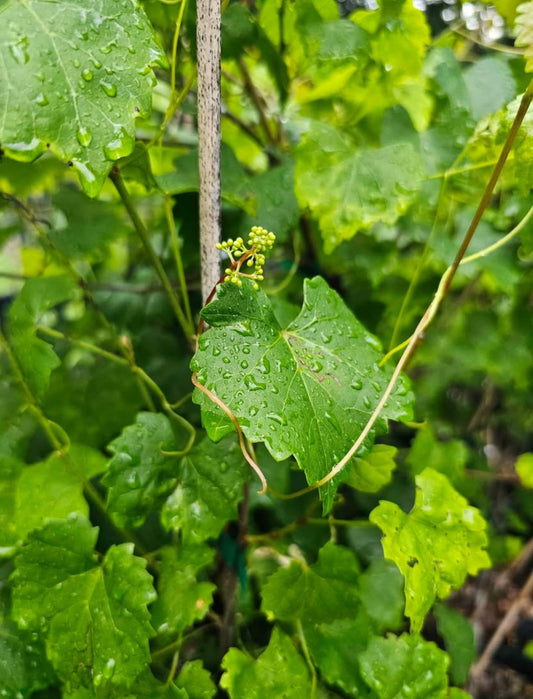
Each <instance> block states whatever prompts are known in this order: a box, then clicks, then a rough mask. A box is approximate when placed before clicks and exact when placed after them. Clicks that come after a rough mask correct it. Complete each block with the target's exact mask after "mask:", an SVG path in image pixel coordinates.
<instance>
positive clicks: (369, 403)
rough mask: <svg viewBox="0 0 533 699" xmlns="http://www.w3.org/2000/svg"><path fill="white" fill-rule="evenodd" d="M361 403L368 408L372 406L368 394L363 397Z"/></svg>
mask: <svg viewBox="0 0 533 699" xmlns="http://www.w3.org/2000/svg"><path fill="white" fill-rule="evenodd" d="M363 405H364V406H365V408H370V407H371V406H372V401H371V400H370V398H369V397H368V396H365V397H364V398H363Z"/></svg>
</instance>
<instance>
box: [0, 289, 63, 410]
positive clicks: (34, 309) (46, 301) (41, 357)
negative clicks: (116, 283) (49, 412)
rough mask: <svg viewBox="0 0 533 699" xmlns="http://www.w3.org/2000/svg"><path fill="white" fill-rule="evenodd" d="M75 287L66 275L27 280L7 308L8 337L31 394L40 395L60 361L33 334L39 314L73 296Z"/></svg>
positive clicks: (44, 343) (41, 395)
mask: <svg viewBox="0 0 533 699" xmlns="http://www.w3.org/2000/svg"><path fill="white" fill-rule="evenodd" d="M74 293H75V288H74V285H73V282H72V281H71V280H70V278H69V277H67V276H57V277H38V278H35V279H29V280H28V281H27V282H26V283H25V284H24V286H23V287H22V289H21V290H20V293H19V294H18V295H17V297H16V298H15V300H14V301H13V304H12V305H11V308H10V309H9V316H8V324H7V336H8V339H9V342H10V344H11V347H12V349H13V352H14V354H15V356H16V358H17V361H18V363H19V365H20V368H21V370H22V373H23V374H24V377H25V379H26V381H27V382H28V385H29V387H30V390H31V391H32V393H34V394H35V396H36V397H37V398H42V397H43V396H44V394H45V393H46V390H47V389H48V385H49V383H50V374H51V373H52V371H53V370H54V369H55V368H56V367H57V366H59V364H60V361H59V358H58V356H57V355H56V353H55V352H54V350H53V349H52V348H51V347H50V345H49V343H48V342H45V341H44V340H41V339H40V338H38V337H36V334H35V323H36V322H37V321H38V319H39V315H40V314H42V313H44V311H48V310H50V309H51V308H53V307H54V306H56V305H57V304H59V303H61V302H62V301H67V300H70V299H72V298H73V296H74Z"/></svg>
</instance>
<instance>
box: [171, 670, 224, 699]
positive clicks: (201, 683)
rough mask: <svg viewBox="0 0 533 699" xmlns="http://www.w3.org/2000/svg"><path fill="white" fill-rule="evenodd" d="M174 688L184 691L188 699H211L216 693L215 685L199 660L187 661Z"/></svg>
mask: <svg viewBox="0 0 533 699" xmlns="http://www.w3.org/2000/svg"><path fill="white" fill-rule="evenodd" d="M176 686H178V687H180V688H182V689H185V690H186V691H187V696H188V698H189V699H212V698H213V697H214V696H215V694H216V693H217V688H216V686H215V683H214V682H213V680H212V679H211V675H210V674H209V672H208V671H207V670H206V669H205V668H204V666H203V665H202V661H201V660H189V661H188V662H186V663H185V665H184V666H183V668H182V669H181V671H180V674H179V675H178V679H177V680H176Z"/></svg>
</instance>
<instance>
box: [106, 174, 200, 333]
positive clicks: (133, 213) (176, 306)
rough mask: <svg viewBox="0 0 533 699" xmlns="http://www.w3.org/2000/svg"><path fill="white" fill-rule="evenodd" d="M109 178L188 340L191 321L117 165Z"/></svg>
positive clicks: (191, 328) (191, 327)
mask: <svg viewBox="0 0 533 699" xmlns="http://www.w3.org/2000/svg"><path fill="white" fill-rule="evenodd" d="M109 178H110V180H111V181H112V182H113V184H114V185H115V189H116V190H117V192H118V195H119V197H120V198H121V199H122V203H123V204H124V207H125V208H126V211H127V212H128V215H129V217H130V220H131V222H132V223H133V227H134V228H135V230H136V232H137V235H138V236H139V238H140V239H141V241H142V244H143V246H144V249H145V250H146V252H147V254H148V257H149V258H150V262H151V263H152V265H153V266H154V269H155V271H156V272H157V275H158V277H159V279H160V280H161V284H162V285H163V288H164V290H165V291H166V293H167V296H168V300H169V301H170V305H171V307H172V310H173V311H174V314H175V316H176V319H177V321H178V323H179V324H180V326H181V329H182V330H183V332H184V334H185V336H186V337H187V338H188V340H189V341H190V340H191V338H192V336H193V334H194V328H193V325H192V323H189V322H188V320H187V318H186V316H185V314H184V312H183V310H182V308H181V306H180V303H179V300H178V297H177V295H176V292H175V290H174V288H173V286H172V284H171V283H170V280H169V278H168V276H167V273H166V271H165V268H164V267H163V265H162V264H161V260H160V259H159V257H158V256H157V254H156V252H155V250H154V249H153V247H152V244H151V242H150V237H149V235H148V230H147V228H146V226H145V225H144V223H143V222H142V220H141V218H140V216H139V214H138V213H137V209H136V208H135V206H134V204H133V200H132V198H131V196H130V193H129V192H128V190H127V188H126V185H125V184H124V180H123V179H122V175H121V174H120V171H119V169H118V168H117V167H114V168H113V169H112V170H111V172H110V174H109Z"/></svg>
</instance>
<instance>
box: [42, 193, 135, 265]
mask: <svg viewBox="0 0 533 699" xmlns="http://www.w3.org/2000/svg"><path fill="white" fill-rule="evenodd" d="M52 203H53V204H54V206H55V207H57V209H59V212H60V213H59V214H58V216H57V217H59V216H61V217H62V218H63V221H61V222H60V223H59V222H58V223H56V225H54V227H53V228H51V229H50V232H49V234H48V235H49V236H50V240H51V241H52V242H53V244H54V245H55V246H56V247H57V248H58V249H59V250H61V252H63V253H65V255H68V256H69V257H71V258H83V257H89V258H91V257H93V256H97V254H98V253H99V252H100V253H102V252H103V251H104V250H105V249H106V248H107V247H108V246H109V244H110V243H111V242H113V241H114V240H116V238H118V237H119V236H121V235H124V234H125V233H127V232H128V230H129V229H128V226H127V225H126V223H125V220H124V217H123V214H122V211H121V209H120V208H119V207H118V206H117V205H116V204H114V203H111V202H106V201H92V200H91V199H89V198H88V197H87V196H86V195H85V194H84V193H83V192H80V191H78V190H75V189H67V188H66V187H64V188H62V189H60V190H58V191H57V192H56V193H55V194H54V195H53V197H52Z"/></svg>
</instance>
